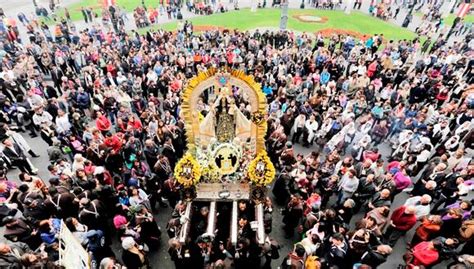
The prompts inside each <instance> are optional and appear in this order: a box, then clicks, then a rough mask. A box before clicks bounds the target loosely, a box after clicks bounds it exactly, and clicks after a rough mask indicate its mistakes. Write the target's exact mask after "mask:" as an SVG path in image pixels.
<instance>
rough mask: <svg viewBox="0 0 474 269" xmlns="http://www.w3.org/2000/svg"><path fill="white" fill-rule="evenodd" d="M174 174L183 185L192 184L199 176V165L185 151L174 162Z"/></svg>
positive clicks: (195, 182)
mask: <svg viewBox="0 0 474 269" xmlns="http://www.w3.org/2000/svg"><path fill="white" fill-rule="evenodd" d="M174 176H175V178H176V180H177V181H178V182H179V183H180V184H182V185H183V186H184V187H186V188H187V187H191V186H194V185H196V184H197V183H199V179H200V178H201V166H200V165H199V163H198V162H197V161H196V159H194V157H193V156H192V155H191V154H190V153H186V155H184V156H183V158H181V160H179V161H178V163H177V164H176V167H175V168H174Z"/></svg>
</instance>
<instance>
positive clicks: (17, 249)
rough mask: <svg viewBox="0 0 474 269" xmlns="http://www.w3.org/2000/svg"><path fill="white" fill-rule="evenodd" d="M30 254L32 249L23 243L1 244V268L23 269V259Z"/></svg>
mask: <svg viewBox="0 0 474 269" xmlns="http://www.w3.org/2000/svg"><path fill="white" fill-rule="evenodd" d="M29 252H31V250H30V248H29V247H28V246H27V245H26V244H24V243H21V242H16V243H11V244H7V243H0V267H2V268H22V260H21V257H22V255H24V254H27V253H29Z"/></svg>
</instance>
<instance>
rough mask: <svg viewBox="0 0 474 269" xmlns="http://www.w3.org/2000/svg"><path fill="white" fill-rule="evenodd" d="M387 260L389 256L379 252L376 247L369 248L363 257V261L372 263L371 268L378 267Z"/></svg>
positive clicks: (363, 262) (368, 263)
mask: <svg viewBox="0 0 474 269" xmlns="http://www.w3.org/2000/svg"><path fill="white" fill-rule="evenodd" d="M386 261H387V257H386V256H385V255H383V254H381V253H378V252H377V251H376V250H375V249H369V250H368V251H366V252H365V253H364V254H363V255H362V258H361V261H360V262H361V263H362V264H366V265H370V267H371V268H374V269H375V268H377V267H378V266H379V265H381V264H382V263H384V262H386Z"/></svg>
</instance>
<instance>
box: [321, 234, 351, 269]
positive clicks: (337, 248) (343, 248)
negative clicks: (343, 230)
mask: <svg viewBox="0 0 474 269" xmlns="http://www.w3.org/2000/svg"><path fill="white" fill-rule="evenodd" d="M330 243H331V245H330V248H329V251H328V252H327V254H326V259H327V261H328V263H329V264H331V265H335V266H338V267H340V268H342V267H343V266H344V264H346V262H347V258H348V256H347V255H348V250H349V247H348V245H347V242H346V240H345V238H344V236H343V235H342V234H340V233H335V234H333V235H332V236H331V238H330Z"/></svg>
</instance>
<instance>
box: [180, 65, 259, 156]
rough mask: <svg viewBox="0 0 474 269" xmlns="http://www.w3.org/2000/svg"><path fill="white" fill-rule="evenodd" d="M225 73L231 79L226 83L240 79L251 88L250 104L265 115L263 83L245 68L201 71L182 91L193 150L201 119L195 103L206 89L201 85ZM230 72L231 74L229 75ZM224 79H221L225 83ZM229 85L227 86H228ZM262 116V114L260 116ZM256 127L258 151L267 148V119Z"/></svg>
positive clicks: (256, 146) (182, 107) (186, 124)
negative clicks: (195, 110) (196, 111)
mask: <svg viewBox="0 0 474 269" xmlns="http://www.w3.org/2000/svg"><path fill="white" fill-rule="evenodd" d="M222 74H224V77H225V78H228V79H229V81H227V80H226V81H225V83H227V84H228V83H231V81H230V80H238V81H240V83H241V84H242V85H246V86H248V87H245V88H246V89H247V90H250V93H251V94H250V95H251V98H250V105H251V107H252V113H256V112H258V113H260V115H265V113H266V112H267V99H266V97H265V95H264V94H263V92H262V89H261V85H260V84H259V83H257V82H255V80H254V78H253V76H250V75H246V74H245V72H244V71H243V70H236V69H231V68H223V69H221V70H218V69H216V68H210V69H208V70H207V71H205V72H199V73H198V75H197V76H195V77H193V78H191V79H190V80H189V81H188V83H187V84H186V87H185V89H184V91H183V92H182V96H181V98H182V100H183V102H182V105H181V110H182V112H183V118H184V121H185V127H186V140H187V146H188V149H189V150H190V151H191V152H195V150H196V144H198V145H199V143H200V141H199V133H200V130H199V121H198V120H197V119H198V115H197V114H194V112H193V110H194V109H195V104H196V103H197V100H198V98H199V95H200V94H201V93H202V92H203V91H204V90H205V88H204V87H202V86H199V85H200V84H206V85H208V86H209V85H210V84H209V83H210V81H209V80H210V79H212V80H213V82H212V83H216V82H217V81H218V77H219V75H221V76H222ZM227 74H229V75H227ZM223 83H224V81H223V80H222V81H221V84H223ZM226 87H227V86H226ZM259 117H260V116H259ZM252 128H255V129H252V136H253V137H255V141H256V142H255V143H256V145H255V150H256V152H258V151H260V150H265V138H264V137H265V134H266V132H267V124H266V122H265V120H262V121H261V122H260V123H259V124H255V126H254V127H252Z"/></svg>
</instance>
